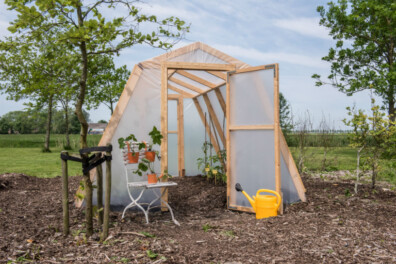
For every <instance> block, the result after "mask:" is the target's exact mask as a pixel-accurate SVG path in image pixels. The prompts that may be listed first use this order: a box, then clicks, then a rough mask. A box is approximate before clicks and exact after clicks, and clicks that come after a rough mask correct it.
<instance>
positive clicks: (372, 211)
mask: <svg viewBox="0 0 396 264" xmlns="http://www.w3.org/2000/svg"><path fill="white" fill-rule="evenodd" d="M80 180H81V179H80V178H79V177H72V178H71V183H70V190H71V191H70V197H71V198H70V208H71V212H70V219H71V235H69V236H68V237H63V235H62V233H61V230H62V229H61V228H62V207H61V179H60V178H59V177H58V178H52V179H40V178H35V177H30V176H26V175H21V174H4V175H0V183H2V184H1V186H2V187H1V188H0V263H6V262H7V261H10V262H27V261H29V260H30V261H32V262H37V263H309V262H311V263H312V262H313V263H318V262H325V263H394V262H396V228H395V222H396V193H395V192H393V191H384V190H383V189H382V188H378V189H376V190H374V191H373V190H371V189H370V188H369V187H368V186H361V187H360V191H359V193H358V195H352V194H353V184H352V183H351V182H348V181H338V182H334V181H324V180H323V179H318V178H312V177H308V176H305V177H304V178H303V181H304V184H305V187H306V189H307V197H308V202H306V203H296V204H293V205H291V206H289V207H287V208H286V209H285V212H284V214H283V215H282V216H278V217H275V218H268V219H261V220H256V219H255V217H254V215H253V214H248V213H239V212H235V211H229V210H227V209H225V203H226V201H225V186H219V185H217V186H215V185H214V184H213V183H210V182H207V181H206V180H205V179H203V178H201V177H187V178H185V179H176V180H175V181H177V182H178V183H179V185H178V186H177V187H175V188H172V189H171V190H170V196H169V198H170V204H171V206H172V208H173V209H174V212H175V217H176V219H177V220H178V221H179V222H180V227H179V226H176V225H175V224H173V222H171V221H170V214H169V212H154V213H151V214H150V221H151V222H150V224H145V221H144V217H143V214H142V213H136V212H128V213H127V217H126V218H125V219H124V220H121V212H112V213H111V223H112V227H111V228H110V236H109V238H108V239H107V240H106V241H105V242H104V243H100V242H99V241H98V240H99V238H98V235H97V234H98V233H95V235H94V236H92V237H91V238H88V239H87V238H86V236H85V233H84V226H83V218H84V213H83V211H82V210H81V209H76V208H75V207H74V206H72V204H73V201H72V197H73V194H74V190H75V189H76V188H77V186H78V184H79V181H80ZM5 186H6V187H5ZM95 224H96V228H98V226H97V223H96V222H95ZM97 231H98V230H97ZM150 256H151V258H150Z"/></svg>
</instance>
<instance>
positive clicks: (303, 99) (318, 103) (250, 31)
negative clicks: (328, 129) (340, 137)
mask: <svg viewBox="0 0 396 264" xmlns="http://www.w3.org/2000/svg"><path fill="white" fill-rule="evenodd" d="M327 2H328V1H312V0H298V1H297V0H294V1H292V0H279V1H270V0H261V1H259V0H244V1H240V0H217V1H215V0H191V1H187V0H185V1H183V0H167V1H163V0H162V1H161V0H153V1H149V0H148V1H147V2H146V3H145V4H140V7H141V8H142V10H143V12H145V13H148V14H154V15H157V16H158V17H159V18H165V17H169V16H177V17H179V18H181V19H183V20H185V21H187V22H189V23H191V30H190V33H188V34H187V35H186V39H185V40H183V41H181V42H180V43H178V44H177V45H176V47H175V48H177V47H180V46H184V45H186V44H189V43H192V42H196V41H201V42H204V43H206V44H208V45H210V46H213V47H214V48H217V49H219V50H221V51H223V52H225V53H227V54H229V55H231V56H233V57H235V58H238V59H240V60H242V61H244V62H246V63H248V64H250V65H252V66H256V65H262V64H270V63H279V66H280V91H281V92H282V93H283V94H284V95H285V97H286V99H287V100H288V101H289V102H290V104H291V106H292V110H293V114H294V116H295V120H298V119H299V118H300V117H301V116H303V115H304V114H305V113H306V111H307V110H308V111H309V112H310V114H311V116H312V119H313V121H314V123H315V124H318V123H319V122H320V120H321V118H322V116H323V115H324V116H326V117H327V118H328V119H331V124H332V126H333V127H334V128H336V129H337V128H345V127H344V125H343V124H342V121H341V120H342V119H343V118H345V117H346V110H345V107H347V106H352V105H353V104H356V106H357V107H358V108H362V109H367V110H368V109H369V108H370V94H369V93H368V92H361V93H358V94H356V95H354V96H352V97H347V96H346V95H344V94H342V93H340V92H338V91H337V90H336V89H335V88H333V87H330V86H328V87H315V82H314V80H313V79H312V78H311V75H312V74H313V73H318V74H321V75H323V76H327V74H328V72H329V67H330V65H329V64H328V63H326V62H323V61H321V58H322V57H323V56H325V55H326V54H327V52H328V50H329V48H330V47H332V46H334V43H335V42H334V41H333V40H332V39H331V37H329V36H328V34H327V31H326V29H324V28H323V27H320V26H319V15H318V13H317V12H316V7H317V6H318V5H326V3H327ZM107 12H109V11H106V13H107ZM113 12H114V11H113ZM108 16H111V13H108ZM13 17H14V15H13V14H12V13H10V12H9V11H7V10H6V8H5V5H4V2H3V0H0V38H3V37H4V36H5V35H7V34H8V33H7V30H6V28H7V26H8V23H9V21H11V20H12V19H13ZM163 52H164V51H163V50H160V49H154V48H151V47H147V46H134V47H133V48H130V49H126V50H124V51H123V52H122V53H121V54H120V56H119V57H117V58H116V62H117V64H118V65H119V66H121V65H123V64H126V65H127V67H128V68H129V69H132V68H133V65H135V64H136V63H137V62H139V61H143V60H146V59H148V58H151V57H154V56H157V55H160V54H162V53H163ZM378 102H379V103H380V101H378ZM0 105H1V106H0V115H3V114H5V113H7V112H8V111H14V110H20V109H23V108H24V106H23V104H22V102H13V101H7V100H6V96H5V95H0ZM90 114H91V119H92V120H93V121H98V120H100V119H105V120H106V119H109V118H110V114H109V110H108V109H107V108H106V107H104V106H101V107H100V108H99V109H97V110H92V111H90Z"/></svg>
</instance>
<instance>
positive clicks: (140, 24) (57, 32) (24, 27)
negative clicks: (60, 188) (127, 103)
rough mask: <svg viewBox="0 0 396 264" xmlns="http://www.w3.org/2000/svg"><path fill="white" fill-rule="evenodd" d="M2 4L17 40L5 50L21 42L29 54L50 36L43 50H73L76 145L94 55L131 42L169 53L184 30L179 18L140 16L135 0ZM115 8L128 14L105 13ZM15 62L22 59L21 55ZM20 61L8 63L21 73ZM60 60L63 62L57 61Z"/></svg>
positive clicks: (8, 1)
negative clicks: (9, 14) (12, 16)
mask: <svg viewBox="0 0 396 264" xmlns="http://www.w3.org/2000/svg"><path fill="white" fill-rule="evenodd" d="M5 4H6V5H7V6H8V9H11V10H13V12H15V13H17V16H16V19H15V20H14V21H13V22H12V26H11V27H9V28H8V29H9V31H10V32H11V33H13V34H14V35H16V36H18V37H17V38H15V40H14V39H11V38H10V39H8V41H7V43H6V46H7V47H8V48H9V47H13V46H16V45H15V44H20V46H19V47H17V48H16V52H21V51H25V50H27V51H29V47H30V44H31V43H33V44H35V46H37V47H39V46H40V45H39V44H40V43H41V42H42V41H43V40H48V39H50V37H52V36H55V37H53V39H52V41H48V42H47V44H48V45H46V47H49V48H50V49H53V48H55V47H62V49H64V50H70V51H72V52H73V54H74V55H76V57H77V58H78V61H79V64H80V67H79V70H78V73H77V77H78V83H77V84H78V87H79V90H78V92H77V93H76V109H75V112H76V114H77V116H78V120H79V122H80V124H81V147H86V146H87V142H86V139H87V121H86V120H85V118H84V116H83V114H82V108H83V106H84V104H85V97H86V95H87V94H88V90H89V87H87V81H88V78H89V74H91V73H93V72H95V68H94V64H93V63H89V62H90V61H95V59H96V58H98V57H97V56H101V55H103V54H109V55H113V54H118V53H119V52H120V51H121V50H122V49H124V48H127V47H132V46H134V45H136V44H148V45H150V46H152V47H157V48H164V49H169V48H171V47H172V46H173V44H174V43H175V42H177V41H178V40H179V39H180V38H182V37H183V36H184V34H185V33H186V32H188V31H189V26H187V25H186V23H185V22H184V21H182V20H180V19H179V18H176V17H168V18H165V19H162V20H160V19H157V17H156V16H154V15H146V14H143V13H141V10H140V9H139V8H138V7H136V6H134V4H135V1H134V0H125V1H118V0H109V1H101V0H95V1H81V0H76V1H59V0H57V1H52V0H42V1H28V5H27V2H26V1H25V0H6V1H5ZM117 8H120V9H123V10H125V11H126V12H127V14H125V12H116V11H115V12H107V11H108V10H109V9H113V10H114V9H117ZM102 12H107V14H111V15H112V17H111V18H110V19H108V18H105V17H104V16H103V14H102ZM143 29H144V30H143ZM145 30H148V31H147V32H146V31H145ZM28 41H29V42H30V43H28ZM64 47H66V48H64ZM31 54H33V56H34V54H35V53H34V52H31ZM51 55H52V56H53V58H54V60H53V61H55V62H56V61H58V56H57V53H51ZM20 58H22V59H23V60H24V58H25V57H24V56H21V57H20ZM1 59H2V58H0V61H1ZM23 62H24V61H22V62H16V63H14V64H13V65H16V66H17V67H18V65H19V68H21V70H25V69H24V67H22V65H24V63H23ZM46 62H47V60H46V59H45V58H43V63H42V64H43V65H47V63H46ZM62 62H64V60H60V61H59V63H62ZM76 66H77V64H76ZM38 80H40V78H38ZM15 83H17V82H15ZM36 86H37V87H39V86H38V85H36ZM46 87H47V86H46V85H43V86H41V88H38V89H37V90H38V91H40V92H41V91H43V92H45V91H47V90H46V89H47V88H46ZM50 91H52V90H50ZM48 93H50V92H48Z"/></svg>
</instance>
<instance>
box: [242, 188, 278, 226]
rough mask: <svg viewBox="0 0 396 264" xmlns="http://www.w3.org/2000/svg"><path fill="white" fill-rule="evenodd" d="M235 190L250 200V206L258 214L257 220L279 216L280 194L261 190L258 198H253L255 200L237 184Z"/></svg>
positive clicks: (257, 194)
mask: <svg viewBox="0 0 396 264" xmlns="http://www.w3.org/2000/svg"><path fill="white" fill-rule="evenodd" d="M235 189H236V190H237V191H238V192H242V193H243V195H245V196H246V198H247V199H248V200H249V202H250V204H251V205H252V207H253V210H254V211H255V212H256V219H261V218H267V217H271V216H277V215H278V208H279V206H280V203H281V201H282V198H281V197H280V195H279V193H277V192H275V191H271V190H266V189H260V190H258V191H257V193H256V196H253V199H252V198H251V197H250V196H249V195H248V194H247V193H246V192H245V191H244V190H243V189H242V186H241V185H240V184H239V183H237V184H235ZM263 192H265V193H272V194H275V195H276V197H275V196H273V195H261V194H260V193H263Z"/></svg>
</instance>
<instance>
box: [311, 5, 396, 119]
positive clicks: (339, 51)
mask: <svg viewBox="0 0 396 264" xmlns="http://www.w3.org/2000/svg"><path fill="white" fill-rule="evenodd" d="M317 11H318V12H319V14H320V16H321V20H320V25H322V26H324V27H326V28H328V29H329V30H330V35H331V36H332V37H333V39H334V40H337V43H336V46H335V47H334V48H330V50H329V53H328V55H327V56H325V57H323V58H322V59H323V60H324V61H327V62H330V63H331V73H330V75H329V76H328V79H329V80H330V84H331V85H333V86H334V87H335V88H337V89H338V90H339V91H341V92H343V93H346V94H347V95H352V94H353V93H356V92H359V91H362V90H365V89H370V90H372V91H373V92H374V93H375V94H377V95H378V96H380V97H381V98H382V99H383V100H384V104H385V105H386V108H387V109H388V113H389V114H390V115H393V116H392V117H391V119H392V120H394V118H395V116H394V115H395V97H396V88H395V83H396V67H395V66H396V43H395V37H394V36H395V35H396V19H395V13H396V5H395V2H394V0H384V1H376V0H338V2H337V3H334V2H329V3H328V7H327V9H325V7H323V6H319V7H318V8H317ZM312 77H313V78H314V79H316V85H317V86H321V85H324V84H326V83H325V82H324V81H322V80H321V79H320V78H321V77H320V75H318V74H314V75H313V76H312Z"/></svg>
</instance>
